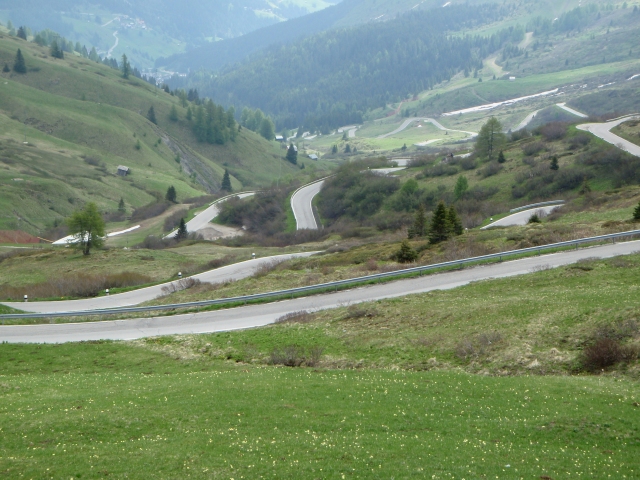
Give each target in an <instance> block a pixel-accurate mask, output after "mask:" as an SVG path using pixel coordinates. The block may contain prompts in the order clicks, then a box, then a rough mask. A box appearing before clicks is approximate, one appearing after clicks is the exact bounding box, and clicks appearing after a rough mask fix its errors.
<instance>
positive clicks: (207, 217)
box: [164, 192, 256, 238]
mask: <svg viewBox="0 0 640 480" xmlns="http://www.w3.org/2000/svg"><path fill="white" fill-rule="evenodd" d="M255 194H256V192H244V193H238V194H234V195H227V196H226V197H222V198H219V199H218V200H216V201H215V202H213V203H212V204H211V205H209V206H208V207H207V208H206V209H205V210H203V211H202V212H200V213H199V214H197V215H196V216H195V217H193V218H192V219H191V220H189V221H188V222H187V231H188V232H197V231H198V230H202V229H204V228H207V227H208V226H209V223H210V222H211V220H213V219H214V218H216V217H217V216H218V215H220V204H221V203H223V202H226V201H227V200H229V199H231V198H234V197H238V198H247V197H251V196H253V195H255ZM176 232H177V230H174V231H173V232H171V233H169V234H167V235H165V237H164V238H170V237H174V236H175V234H176Z"/></svg>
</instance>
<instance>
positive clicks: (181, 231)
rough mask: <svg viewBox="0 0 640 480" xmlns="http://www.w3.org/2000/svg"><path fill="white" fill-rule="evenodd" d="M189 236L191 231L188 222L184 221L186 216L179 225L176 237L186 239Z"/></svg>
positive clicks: (178, 239)
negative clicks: (188, 229)
mask: <svg viewBox="0 0 640 480" xmlns="http://www.w3.org/2000/svg"><path fill="white" fill-rule="evenodd" d="M188 236H189V232H188V231H187V224H186V223H184V218H181V219H180V225H178V231H177V232H176V234H175V236H174V237H173V238H175V239H176V240H177V241H180V240H184V239H185V238H187V237H188Z"/></svg>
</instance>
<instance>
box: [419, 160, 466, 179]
mask: <svg viewBox="0 0 640 480" xmlns="http://www.w3.org/2000/svg"><path fill="white" fill-rule="evenodd" d="M457 173H458V169H457V168H456V167H454V166H453V165H448V164H446V163H439V164H438V165H435V166H433V167H427V168H425V169H424V170H423V171H422V174H423V175H424V176H425V177H442V176H445V175H448V176H451V175H455V174H457Z"/></svg>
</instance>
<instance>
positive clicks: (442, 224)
mask: <svg viewBox="0 0 640 480" xmlns="http://www.w3.org/2000/svg"><path fill="white" fill-rule="evenodd" d="M450 231H451V228H450V227H449V222H448V220H447V207H445V205H444V202H440V203H438V206H437V207H436V210H435V211H434V212H433V218H432V219H431V226H430V228H429V241H430V242H431V243H434V244H435V243H439V242H443V241H445V240H446V239H447V238H449V232H450Z"/></svg>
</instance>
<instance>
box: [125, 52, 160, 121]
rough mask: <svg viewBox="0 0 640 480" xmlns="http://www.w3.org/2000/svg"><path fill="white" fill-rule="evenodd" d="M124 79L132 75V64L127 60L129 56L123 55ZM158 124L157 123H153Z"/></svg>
mask: <svg viewBox="0 0 640 480" xmlns="http://www.w3.org/2000/svg"><path fill="white" fill-rule="evenodd" d="M121 68H122V78H129V75H130V74H131V64H130V63H129V59H127V56H126V55H125V54H124V53H123V54H122V66H121ZM153 123H156V122H153Z"/></svg>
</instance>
